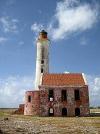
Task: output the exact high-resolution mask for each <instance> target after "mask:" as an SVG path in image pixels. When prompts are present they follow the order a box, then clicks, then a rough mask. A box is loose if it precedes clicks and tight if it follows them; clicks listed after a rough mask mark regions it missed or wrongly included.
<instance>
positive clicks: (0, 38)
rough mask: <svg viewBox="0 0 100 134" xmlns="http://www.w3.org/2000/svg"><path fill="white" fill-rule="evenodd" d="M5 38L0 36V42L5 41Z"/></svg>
mask: <svg viewBox="0 0 100 134" xmlns="http://www.w3.org/2000/svg"><path fill="white" fill-rule="evenodd" d="M7 40H8V39H7V38H6V37H0V44H2V43H5V42H6V41H7Z"/></svg>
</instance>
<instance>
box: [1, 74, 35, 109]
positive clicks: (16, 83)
mask: <svg viewBox="0 0 100 134" xmlns="http://www.w3.org/2000/svg"><path fill="white" fill-rule="evenodd" d="M33 81H34V80H33V78H32V77H31V76H30V77H29V76H24V77H19V76H17V77H14V76H10V77H8V78H6V79H0V107H18V105H19V104H20V103H23V102H24V95H25V91H27V90H33V84H34V83H33Z"/></svg>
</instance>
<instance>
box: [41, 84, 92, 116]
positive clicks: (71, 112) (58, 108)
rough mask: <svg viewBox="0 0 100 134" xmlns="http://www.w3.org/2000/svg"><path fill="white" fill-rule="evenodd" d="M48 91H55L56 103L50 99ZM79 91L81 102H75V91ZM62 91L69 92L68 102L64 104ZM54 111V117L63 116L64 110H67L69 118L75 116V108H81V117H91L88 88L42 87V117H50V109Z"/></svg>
mask: <svg viewBox="0 0 100 134" xmlns="http://www.w3.org/2000/svg"><path fill="white" fill-rule="evenodd" d="M48 89H53V90H54V101H53V102H50V101H49V99H48ZM75 89H79V91H80V100H78V101H75V98H74V90H75ZM61 90H66V91H67V101H65V102H62V100H61ZM50 107H51V108H53V109H54V116H62V108H64V107H65V108H67V116H75V108H80V116H88V115H89V95H88V87H87V86H84V87H54V88H52V87H51V88H50V87H46V88H45V87H43V86H41V87H40V116H48V110H49V108H50Z"/></svg>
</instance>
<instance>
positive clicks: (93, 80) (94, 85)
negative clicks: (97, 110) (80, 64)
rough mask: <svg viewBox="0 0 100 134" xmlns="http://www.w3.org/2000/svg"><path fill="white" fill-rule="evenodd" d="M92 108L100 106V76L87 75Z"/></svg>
mask: <svg viewBox="0 0 100 134" xmlns="http://www.w3.org/2000/svg"><path fill="white" fill-rule="evenodd" d="M87 81H88V84H89V96H90V104H91V106H100V76H98V77H96V76H92V75H87Z"/></svg>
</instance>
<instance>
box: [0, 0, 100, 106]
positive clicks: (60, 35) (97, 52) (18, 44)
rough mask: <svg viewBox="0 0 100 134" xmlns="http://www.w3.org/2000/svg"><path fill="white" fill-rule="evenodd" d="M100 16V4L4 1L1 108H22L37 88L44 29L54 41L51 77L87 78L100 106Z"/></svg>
mask: <svg viewBox="0 0 100 134" xmlns="http://www.w3.org/2000/svg"><path fill="white" fill-rule="evenodd" d="M99 11H100V1H99V0H48V1H47V0H30V1H28V0H19V1H18V0H0V107H16V106H18V104H19V103H23V100H24V98H23V96H24V92H25V91H26V90H30V89H32V90H33V89H34V79H35V59H36V43H35V41H36V38H37V36H38V33H39V31H40V30H41V29H45V30H47V32H48V36H49V39H50V41H51V44H50V49H49V53H50V56H49V57H50V72H53V73H54V72H55V73H63V72H79V73H80V72H82V73H84V74H85V75H86V78H87V80H88V84H89V88H90V90H89V92H90V104H91V106H98V105H99V106H100V99H99V98H100V59H99V57H100V14H99ZM12 98H13V99H12ZM8 102H9V103H8Z"/></svg>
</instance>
